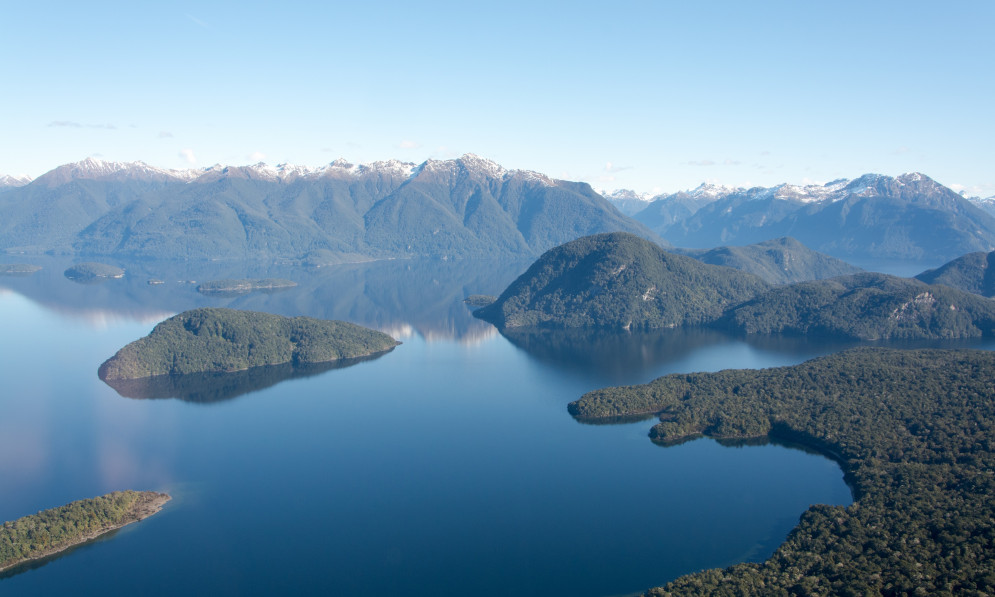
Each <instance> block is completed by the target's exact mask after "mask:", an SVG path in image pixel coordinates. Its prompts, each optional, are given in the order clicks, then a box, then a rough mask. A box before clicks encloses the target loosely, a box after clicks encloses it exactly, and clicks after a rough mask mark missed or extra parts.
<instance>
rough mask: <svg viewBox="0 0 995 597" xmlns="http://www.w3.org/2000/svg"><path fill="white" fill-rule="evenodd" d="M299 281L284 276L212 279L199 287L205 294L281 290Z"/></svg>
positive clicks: (295, 284)
mask: <svg viewBox="0 0 995 597" xmlns="http://www.w3.org/2000/svg"><path fill="white" fill-rule="evenodd" d="M294 286H297V282H294V281H292V280H285V279H283V278H262V279H256V278H239V279H224V280H211V281H210V282H204V283H203V284H201V285H200V286H198V287H197V292H200V293H203V294H246V293H249V292H254V291H257V290H281V289H284V288H293V287H294Z"/></svg>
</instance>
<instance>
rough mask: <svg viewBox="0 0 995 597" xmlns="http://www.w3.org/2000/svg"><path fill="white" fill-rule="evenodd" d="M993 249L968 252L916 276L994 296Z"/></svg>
mask: <svg viewBox="0 0 995 597" xmlns="http://www.w3.org/2000/svg"><path fill="white" fill-rule="evenodd" d="M993 266H995V251H992V252H990V253H985V252H981V251H979V252H977V253H968V254H967V255H963V256H961V257H958V258H957V259H954V260H953V261H951V262H949V263H947V264H944V265H942V266H940V267H938V268H936V269H931V270H927V271H924V272H923V273H921V274H919V275H918V276H916V279H917V280H921V281H923V282H925V283H927V284H943V285H944V286H950V287H951V288H956V289H958V290H963V291H965V292H973V293H974V294H980V295H981V296H987V297H989V298H992V297H995V267H993Z"/></svg>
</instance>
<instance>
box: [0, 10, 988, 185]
mask: <svg viewBox="0 0 995 597" xmlns="http://www.w3.org/2000/svg"><path fill="white" fill-rule="evenodd" d="M993 30H995V2H991V1H990V0H979V1H956V0H952V1H951V2H935V1H931V2H918V1H904V2H893V1H886V0H883V1H872V2H866V1H862V2H849V1H837V2H803V1H798V0H793V1H784V2H763V1H756V2H742V1H741V0H740V1H734V2H719V1H716V2H708V1H700V2H666V1H657V2H630V1H627V0H616V1H614V2H596V3H595V2H584V1H573V2H543V3H534V2H519V1H517V0H506V1H502V2H480V3H474V2H465V1H464V2H436V1H431V0H427V1H422V2H393V1H379V2H365V3H364V2H350V3H342V2H334V1H333V2H328V1H326V2H314V3H312V2H303V1H296V0H287V1H285V2H282V3H273V2H267V3H262V2H251V1H248V2H245V1H243V2H237V3H236V2H211V1H199V2H184V1H174V2H156V3H145V2H135V1H134V0H132V1H129V2H105V1H101V0H96V1H94V2H87V3H83V2H68V1H65V2H46V1H44V0H39V1H38V2H32V3H28V2H25V1H24V0H18V1H16V2H15V1H11V0H0V73H2V77H3V80H4V84H3V86H2V90H0V108H2V110H0V139H2V141H3V142H2V143H0V174H13V175H19V174H24V175H29V176H38V175H40V174H42V173H44V172H46V171H48V170H51V169H52V168H54V167H56V166H58V165H60V164H65V163H70V162H75V161H79V160H82V159H85V158H86V157H97V158H100V159H103V160H109V161H123V162H130V161H138V160H140V161H144V162H146V163H148V164H151V165H153V166H158V167H162V168H190V167H197V168H200V167H207V166H211V165H213V164H216V163H222V164H230V165H244V164H250V163H256V162H259V161H264V162H267V163H269V164H279V163H292V164H300V165H307V166H320V165H323V164H327V163H329V162H331V161H333V160H335V159H337V158H340V157H342V158H346V159H348V160H349V161H352V162H359V163H367V162H372V161H377V160H387V159H400V160H403V161H409V162H415V163H420V162H422V161H424V160H426V159H449V158H453V157H458V156H459V155H462V154H464V153H475V154H477V155H480V156H483V157H486V158H489V159H491V160H494V161H496V162H498V163H499V164H501V165H503V166H505V167H506V168H519V169H526V170H536V171H539V172H542V173H545V174H547V175H550V176H553V177H556V178H564V179H569V180H581V181H585V182H589V183H590V184H591V185H592V186H594V187H595V188H597V189H606V190H612V189H618V188H626V189H633V190H636V191H638V192H646V193H660V192H674V191H677V190H682V189H689V188H693V187H695V186H697V185H698V184H700V183H701V182H705V181H708V182H713V183H720V184H726V185H732V186H747V187H749V186H758V185H762V186H771V185H775V184H779V183H782V182H788V183H792V184H803V183H824V182H828V181H830V180H834V179H837V178H855V177H857V176H860V175H861V174H864V173H867V172H876V173H881V174H887V175H892V176H895V175H898V174H901V173H904V172H913V171H917V172H922V173H924V174H927V175H928V176H930V177H932V178H934V179H936V180H937V181H939V182H941V183H943V184H945V185H947V186H949V187H951V188H953V189H954V190H956V191H959V192H961V191H962V192H964V193H965V194H967V195H975V196H983V197H988V196H992V195H995V149H993V141H995V108H993V106H995V41H993V40H995V35H993Z"/></svg>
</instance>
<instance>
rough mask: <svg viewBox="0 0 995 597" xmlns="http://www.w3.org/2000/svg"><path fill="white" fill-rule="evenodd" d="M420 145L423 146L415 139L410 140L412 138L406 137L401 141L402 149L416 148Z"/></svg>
mask: <svg viewBox="0 0 995 597" xmlns="http://www.w3.org/2000/svg"><path fill="white" fill-rule="evenodd" d="M418 147H421V146H420V145H419V144H418V143H415V142H414V141H410V140H407V139H405V140H404V141H401V145H400V148H401V149H416V148H418Z"/></svg>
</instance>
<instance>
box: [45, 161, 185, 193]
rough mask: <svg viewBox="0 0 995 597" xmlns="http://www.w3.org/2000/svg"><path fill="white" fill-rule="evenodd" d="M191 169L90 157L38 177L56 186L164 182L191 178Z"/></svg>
mask: <svg viewBox="0 0 995 597" xmlns="http://www.w3.org/2000/svg"><path fill="white" fill-rule="evenodd" d="M191 173H196V171H189V170H164V169H162V168H156V167H154V166H149V165H148V164H146V163H145V162H107V161H104V160H100V159H97V158H94V157H88V158H86V159H84V160H82V161H79V162H73V163H71V164H64V165H62V166H59V167H57V168H55V169H54V170H50V171H48V172H46V173H45V174H42V175H41V176H39V177H38V178H37V179H35V180H36V181H37V182H39V183H41V184H47V185H49V186H56V185H61V184H66V183H68V182H70V181H73V180H146V181H157V182H162V181H166V180H189V179H190V178H191Z"/></svg>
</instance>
